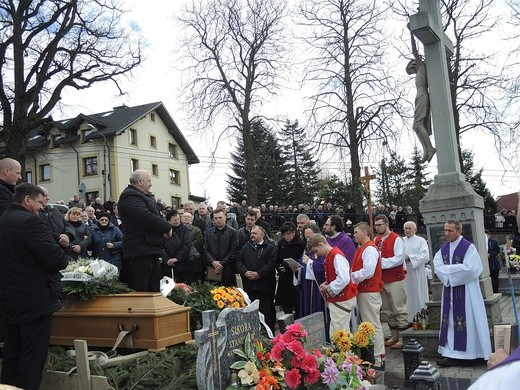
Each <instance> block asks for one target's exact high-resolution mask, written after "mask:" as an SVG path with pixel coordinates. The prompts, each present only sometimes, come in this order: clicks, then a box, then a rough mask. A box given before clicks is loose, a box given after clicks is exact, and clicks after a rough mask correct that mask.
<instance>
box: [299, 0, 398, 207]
mask: <svg viewBox="0 0 520 390" xmlns="http://www.w3.org/2000/svg"><path fill="white" fill-rule="evenodd" d="M386 11H387V8H386V7H384V6H381V2H378V1H376V0H317V1H310V0H309V1H307V2H305V3H304V4H303V5H302V7H301V15H302V16H303V20H300V23H301V24H302V25H303V26H304V27H305V30H304V34H305V36H304V39H305V41H306V42H307V43H308V44H309V45H310V46H311V47H312V48H313V49H314V50H315V53H316V54H315V55H313V56H312V58H311V59H310V60H309V63H308V66H307V71H306V74H305V80H304V82H309V81H312V82H315V83H317V84H318V88H317V90H318V92H316V93H315V94H314V95H312V96H311V99H312V101H313V105H312V108H311V116H312V118H313V121H314V122H315V124H316V130H317V135H318V137H319V138H318V139H319V142H320V143H321V144H322V145H332V146H333V147H340V148H348V150H349V152H350V161H351V168H350V172H351V177H352V183H353V184H354V185H355V186H357V187H358V188H357V189H356V190H355V191H353V193H354V199H353V203H354V205H355V207H356V209H357V210H361V209H362V197H361V186H360V182H359V177H360V171H361V170H360V165H361V160H362V159H363V158H365V160H366V159H367V158H368V156H369V155H370V154H371V150H373V149H371V148H374V147H377V146H379V147H382V146H383V145H386V144H387V143H388V142H389V141H390V139H393V138H394V137H395V135H396V128H399V127H397V126H393V123H394V120H393V118H394V116H395V115H396V114H397V115H398V114H399V113H400V112H401V111H402V109H401V101H400V98H401V97H402V95H403V94H402V92H401V90H400V88H399V87H397V85H396V82H395V79H394V78H393V77H392V76H391V75H390V72H391V70H390V67H389V66H388V64H385V61H384V59H385V48H387V47H389V45H388V43H387V42H386V40H385V35H384V26H383V24H384V22H385V16H386Z"/></svg>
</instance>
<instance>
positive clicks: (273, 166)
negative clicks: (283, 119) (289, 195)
mask: <svg viewBox="0 0 520 390" xmlns="http://www.w3.org/2000/svg"><path fill="white" fill-rule="evenodd" d="M251 139H252V146H253V150H254V154H253V166H254V175H255V179H256V185H257V188H258V202H259V204H260V203H270V204H276V203H282V202H284V199H285V193H286V191H287V190H286V188H285V183H286V180H285V177H286V176H287V167H286V160H285V158H284V157H283V156H282V150H281V148H280V145H279V142H278V140H277V139H276V137H275V136H274V134H273V132H272V131H271V130H270V129H269V128H267V127H266V126H265V124H264V123H263V122H262V121H261V120H255V121H254V122H253V123H252V126H251ZM231 159H232V162H231V169H232V171H233V174H228V180H227V184H228V185H227V193H228V195H229V197H230V199H232V200H234V201H237V202H241V201H242V200H244V199H247V196H246V194H247V180H246V170H245V153H244V143H243V141H242V139H241V138H239V139H238V144H237V151H236V152H234V153H231ZM253 206H257V205H253Z"/></svg>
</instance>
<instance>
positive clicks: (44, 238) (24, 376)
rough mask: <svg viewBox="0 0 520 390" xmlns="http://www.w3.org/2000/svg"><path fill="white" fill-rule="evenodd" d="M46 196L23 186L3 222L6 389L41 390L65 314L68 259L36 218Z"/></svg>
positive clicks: (0, 297) (0, 264)
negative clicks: (56, 321) (54, 327)
mask: <svg viewBox="0 0 520 390" xmlns="http://www.w3.org/2000/svg"><path fill="white" fill-rule="evenodd" d="M43 203H44V195H43V190H42V189H41V188H40V187H38V186H35V185H33V184H28V183H22V184H20V185H19V186H18V187H16V189H15V193H14V197H13V203H12V204H11V205H10V206H9V207H8V208H7V211H6V212H5V213H4V214H3V216H2V218H0V253H2V256H0V305H1V309H2V313H3V315H4V316H5V321H6V329H7V331H6V339H5V343H4V358H3V361H2V378H1V382H2V383H4V384H8V385H12V386H16V387H20V388H23V389H29V390H37V389H38V387H39V386H40V381H41V377H42V370H43V367H44V365H45V360H46V357H47V351H48V348H49V341H50V335H51V322H52V313H53V312H55V311H57V310H59V309H60V308H61V301H60V297H61V292H62V290H61V273H60V272H59V271H60V270H62V269H64V268H66V267H67V265H68V261H67V256H66V254H65V252H64V251H63V250H62V248H61V247H60V245H59V244H58V243H57V242H56V241H55V240H54V239H53V237H52V235H51V233H50V232H49V230H48V229H47V227H46V226H45V223H44V221H43V220H42V219H41V218H39V217H38V211H39V210H40V209H41V208H42V206H43Z"/></svg>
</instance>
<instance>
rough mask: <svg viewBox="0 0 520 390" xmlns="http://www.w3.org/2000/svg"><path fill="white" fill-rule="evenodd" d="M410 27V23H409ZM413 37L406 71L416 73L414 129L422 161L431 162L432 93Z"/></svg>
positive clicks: (433, 150) (424, 66) (433, 152)
mask: <svg viewBox="0 0 520 390" xmlns="http://www.w3.org/2000/svg"><path fill="white" fill-rule="evenodd" d="M408 27H410V24H408ZM411 38H412V53H413V56H414V59H413V60H410V62H409V63H408V65H407V66H406V73H408V74H415V89H416V90H417V93H416V95H415V112H414V120H413V130H414V131H415V133H416V134H417V137H418V138H419V141H420V142H421V145H422V148H423V158H422V160H421V162H423V163H424V162H426V161H428V162H430V161H431V159H432V158H433V155H434V154H435V148H434V147H433V146H432V142H431V141H430V136H431V135H432V123H431V120H432V119H431V111H430V95H429V94H428V78H427V77H426V65H425V63H424V61H423V60H422V58H421V55H420V54H419V51H418V50H417V44H416V43H415V38H414V36H413V34H411Z"/></svg>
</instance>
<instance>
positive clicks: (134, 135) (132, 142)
mask: <svg viewBox="0 0 520 390" xmlns="http://www.w3.org/2000/svg"><path fill="white" fill-rule="evenodd" d="M129 134H130V145H134V146H137V130H136V129H130V133H129Z"/></svg>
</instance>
